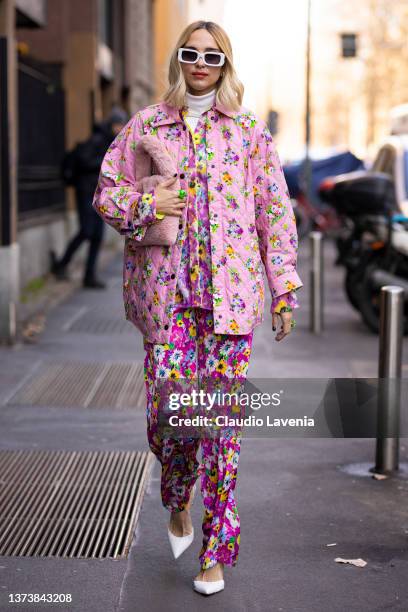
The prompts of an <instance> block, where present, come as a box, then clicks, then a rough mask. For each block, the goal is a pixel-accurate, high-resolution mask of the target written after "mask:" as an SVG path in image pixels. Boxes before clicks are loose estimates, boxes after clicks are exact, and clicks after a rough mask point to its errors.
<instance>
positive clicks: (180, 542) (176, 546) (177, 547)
mask: <svg viewBox="0 0 408 612" xmlns="http://www.w3.org/2000/svg"><path fill="white" fill-rule="evenodd" d="M195 490H196V485H195V484H194V487H193V489H192V492H191V499H190V507H191V503H192V501H193V499H194V495H195ZM167 535H168V536H169V542H170V546H171V550H172V553H173V556H174V558H175V559H178V557H179V556H180V555H181V554H183V552H184V551H185V550H187V548H188V547H189V546H190V545H191V544H192V543H193V540H194V527H193V528H192V531H191V533H189V534H187V535H186V536H176V535H174V533H172V532H171V531H170V527H169V526H167Z"/></svg>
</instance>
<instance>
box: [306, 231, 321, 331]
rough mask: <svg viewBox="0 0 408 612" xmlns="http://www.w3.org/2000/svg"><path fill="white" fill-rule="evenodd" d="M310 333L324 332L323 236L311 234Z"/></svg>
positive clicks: (319, 233) (318, 233) (315, 233)
mask: <svg viewBox="0 0 408 612" xmlns="http://www.w3.org/2000/svg"><path fill="white" fill-rule="evenodd" d="M309 236H310V253H311V263H312V265H311V269H310V331H311V332H313V333H314V334H320V333H321V331H322V330H323V325H324V320H323V235H322V233H321V232H310V234H309Z"/></svg>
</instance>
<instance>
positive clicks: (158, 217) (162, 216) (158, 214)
mask: <svg viewBox="0 0 408 612" xmlns="http://www.w3.org/2000/svg"><path fill="white" fill-rule="evenodd" d="M155 215H156V217H157V219H164V217H165V215H164V214H163V213H158V212H157V213H155Z"/></svg>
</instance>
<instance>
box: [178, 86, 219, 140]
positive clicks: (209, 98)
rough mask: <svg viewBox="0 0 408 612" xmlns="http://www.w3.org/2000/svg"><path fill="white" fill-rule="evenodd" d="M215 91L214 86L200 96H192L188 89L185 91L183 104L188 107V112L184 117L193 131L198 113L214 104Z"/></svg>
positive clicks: (200, 113) (203, 111)
mask: <svg viewBox="0 0 408 612" xmlns="http://www.w3.org/2000/svg"><path fill="white" fill-rule="evenodd" d="M216 92H217V90H216V89H215V88H214V89H212V90H211V91H209V92H208V93H206V94H203V95H202V96H193V94H191V93H189V92H188V91H187V92H186V96H185V104H186V106H187V107H188V112H187V115H186V117H185V119H186V121H187V123H188V125H189V126H190V129H191V130H192V131H193V132H194V130H195V128H196V125H197V123H198V119H199V117H200V115H202V114H203V113H205V111H207V110H209V109H210V108H211V107H212V105H213V104H214V101H215V94H216Z"/></svg>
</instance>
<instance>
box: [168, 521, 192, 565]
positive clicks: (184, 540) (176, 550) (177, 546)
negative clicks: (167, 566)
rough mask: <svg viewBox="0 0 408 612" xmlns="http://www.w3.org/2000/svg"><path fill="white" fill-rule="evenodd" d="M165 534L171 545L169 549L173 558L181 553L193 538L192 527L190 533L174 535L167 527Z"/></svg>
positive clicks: (176, 557)
mask: <svg viewBox="0 0 408 612" xmlns="http://www.w3.org/2000/svg"><path fill="white" fill-rule="evenodd" d="M167 534H168V536H169V542H170V546H171V550H172V552H173V556H174V558H175V559H178V557H179V556H180V555H181V554H183V552H184V551H185V550H187V548H188V547H189V546H190V544H192V543H193V540H194V527H193V530H192V532H191V533H189V534H188V535H186V536H175V535H174V533H171V531H170V529H169V528H168V527H167Z"/></svg>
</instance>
